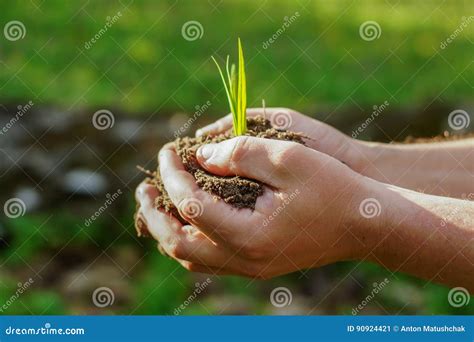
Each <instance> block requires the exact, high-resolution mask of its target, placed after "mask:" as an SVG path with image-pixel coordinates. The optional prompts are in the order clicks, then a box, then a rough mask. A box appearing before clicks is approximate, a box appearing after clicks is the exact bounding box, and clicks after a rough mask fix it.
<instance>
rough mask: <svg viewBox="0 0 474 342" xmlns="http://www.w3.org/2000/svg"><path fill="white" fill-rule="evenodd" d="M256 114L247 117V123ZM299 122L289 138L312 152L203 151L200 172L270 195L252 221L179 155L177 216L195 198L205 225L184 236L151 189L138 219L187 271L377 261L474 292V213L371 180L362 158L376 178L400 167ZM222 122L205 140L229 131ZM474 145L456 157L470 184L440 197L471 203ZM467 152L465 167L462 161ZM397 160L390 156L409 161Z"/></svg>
mask: <svg viewBox="0 0 474 342" xmlns="http://www.w3.org/2000/svg"><path fill="white" fill-rule="evenodd" d="M272 110H282V109H267V111H266V114H267V115H268V114H269V112H270V111H272ZM258 111H259V110H249V112H250V114H251V115H252V114H253V113H258ZM288 111H289V110H288ZM291 113H292V114H291V115H292V116H291V118H292V126H290V127H289V129H291V130H295V131H300V132H303V133H304V134H306V135H307V136H309V137H310V138H311V137H314V140H311V141H310V143H309V144H308V147H309V148H308V147H305V146H302V145H299V144H296V143H292V142H282V141H275V140H268V139H259V138H251V137H238V138H234V139H231V140H228V141H225V142H222V143H219V144H213V145H206V146H204V147H202V148H201V149H199V150H198V153H197V156H198V161H199V162H200V164H201V165H202V166H203V167H204V168H205V169H207V170H208V171H210V172H211V173H214V174H217V175H241V176H244V177H249V178H253V179H257V180H259V181H261V182H262V183H264V184H266V189H265V192H264V195H263V196H261V197H259V198H258V200H257V205H256V209H255V211H251V210H249V209H239V210H237V209H235V208H232V207H230V206H228V205H226V204H225V203H223V202H221V201H215V200H214V199H213V198H212V196H211V195H210V194H208V193H206V192H204V191H203V190H201V189H200V188H199V187H198V186H197V185H196V184H195V182H194V178H193V177H192V176H191V175H190V174H189V173H187V172H186V171H185V170H184V167H183V165H182V164H181V161H180V158H179V157H178V156H177V155H176V152H175V151H174V149H173V146H172V145H166V146H165V147H164V148H163V149H162V150H161V151H160V154H159V163H160V172H161V175H162V178H163V182H164V185H165V188H166V190H167V192H168V194H169V195H170V197H171V199H172V201H173V202H174V203H175V204H176V205H177V206H179V205H180V203H183V201H184V202H186V200H189V199H192V200H193V201H197V202H198V203H200V212H199V215H197V216H196V217H194V216H195V215H193V217H188V218H187V219H188V222H190V225H188V226H183V225H182V224H181V223H180V222H179V221H178V220H177V219H175V218H174V217H172V216H170V215H168V214H165V213H162V212H159V211H157V210H156V209H154V207H153V199H154V198H155V197H156V196H158V193H157V192H156V189H154V188H153V187H151V186H149V185H146V184H141V185H140V186H139V187H138V189H137V193H136V196H137V199H138V201H139V202H140V204H141V209H140V215H141V216H142V218H143V220H144V221H145V222H146V223H147V226H148V228H149V230H150V232H151V234H152V235H153V237H154V238H155V239H157V240H158V241H159V242H160V244H161V245H162V247H163V248H164V249H165V251H166V252H167V253H168V254H169V255H170V256H172V257H173V258H175V259H176V260H177V261H178V262H180V263H181V264H182V265H183V266H184V267H186V268H187V269H189V270H191V271H198V272H208V273H216V274H237V275H243V276H248V277H254V278H270V277H273V276H277V275H281V274H286V273H290V272H293V271H296V270H300V269H306V268H313V267H318V266H322V265H325V264H328V263H333V262H337V261H342V260H369V261H373V262H376V263H379V264H381V265H382V266H385V267H387V268H389V269H391V270H394V271H405V272H408V273H411V274H414V275H416V276H418V277H421V278H424V279H427V280H432V281H437V282H440V283H444V284H447V285H451V286H463V287H465V288H467V289H468V290H469V291H471V292H472V291H474V263H473V260H474V243H473V242H474V202H471V201H467V200H459V199H454V198H449V197H439V196H434V195H427V194H423V193H420V192H415V191H412V190H407V189H403V188H401V187H398V186H395V185H389V184H386V183H382V182H380V181H378V180H377V176H376V174H377V173H375V176H373V177H374V178H375V179H373V178H369V177H368V176H369V172H370V171H369V170H366V169H363V168H361V165H362V164H363V162H361V161H362V160H364V158H369V160H373V161H374V163H375V162H378V163H380V164H374V165H377V167H376V169H377V170H380V169H381V168H382V167H386V168H387V170H388V169H390V168H394V166H393V165H389V164H387V165H386V166H383V165H384V163H387V162H386V161H385V162H384V161H383V160H384V158H381V157H380V155H378V156H377V157H376V158H375V159H370V158H373V157H371V153H372V152H371V151H374V150H375V149H376V146H377V145H374V144H369V143H363V142H357V141H355V140H352V139H350V138H348V137H347V136H345V135H343V134H342V133H340V132H338V131H337V130H335V129H333V128H331V127H329V126H327V125H325V124H322V123H320V122H318V121H315V120H312V119H309V118H306V117H304V116H303V115H301V114H299V113H295V112H292V111H291ZM226 120H228V119H223V121H218V123H217V124H216V125H214V126H213V127H212V126H211V127H208V128H205V129H204V132H206V133H208V132H214V133H217V132H219V131H221V130H222V129H225V128H227V127H228V125H229V124H228V123H227V121H226ZM316 136H317V137H318V139H316ZM449 144H451V143H449ZM470 144H471V145H469V142H468V143H467V147H464V145H462V146H457V144H454V145H453V149H454V151H455V152H453V153H455V154H456V155H457V156H459V157H460V158H459V159H460V160H461V165H462V166H456V167H455V168H456V170H457V173H456V175H458V176H459V177H463V178H462V179H463V180H464V183H463V186H460V185H459V180H456V181H451V182H449V181H446V182H445V183H443V184H444V188H443V190H444V191H448V189H449V191H450V193H451V194H456V195H457V196H460V195H461V194H462V193H463V192H464V193H467V194H468V195H467V196H468V197H469V193H471V196H473V195H472V193H473V192H474V189H473V184H472V183H473V182H472V172H469V167H470V168H471V171H472V168H473V165H472V164H473V162H472V161H471V165H464V164H462V160H467V161H469V160H470V159H469V158H472V156H469V154H470V153H471V152H472V142H471V143H470ZM455 145H456V146H455ZM378 146H379V148H383V147H382V146H381V145H378ZM469 146H470V148H469ZM407 148H408V147H407ZM464 148H465V151H466V153H465V156H464V158H462V152H459V150H460V149H461V150H463V149H464ZM390 149H391V147H388V150H389V152H388V153H400V155H401V156H403V153H402V152H398V151H391V150H390ZM408 149H409V148H408ZM428 149H431V148H429V147H428ZM447 149H449V148H447ZM442 150H444V147H443V148H442ZM356 151H359V153H358V154H357V153H356ZM450 152H451V151H450ZM408 153H409V154H410V153H411V154H414V153H415V152H414V150H412V151H408ZM429 153H432V152H431V151H429V152H427V153H425V155H426V154H429ZM433 153H434V152H433ZM458 153H460V154H458ZM354 154H356V155H355V156H354ZM433 156H434V155H433ZM401 158H402V157H401ZM411 158H413V157H412V155H410V157H406V159H405V161H403V158H402V160H401V161H400V159H396V161H392V164H393V163H395V164H397V163H399V162H400V163H404V162H405V163H410V160H411V163H412V164H409V165H413V159H411ZM433 158H434V157H433ZM340 160H342V161H344V162H345V163H346V164H347V165H345V164H343V163H341V162H340ZM418 160H420V158H418ZM437 160H438V163H439V160H440V159H439V158H437ZM428 161H429V158H427V159H426V162H428ZM466 163H467V162H466ZM440 164H441V163H440ZM416 165H418V164H417V163H415V166H416ZM443 165H444V164H443ZM440 167H442V168H443V167H446V166H440ZM459 167H460V168H463V169H464V170H465V171H464V173H463V172H461V171H460V170H459V169H458V168H459ZM415 169H416V167H415ZM390 171H392V170H391V169H390ZM425 171H426V170H425ZM446 172H449V171H446ZM382 174H383V173H382ZM399 174H400V173H399ZM399 174H398V175H397V174H396V173H395V172H393V173H391V174H388V175H385V174H383V177H384V178H387V179H389V176H390V177H396V176H399ZM435 174H436V172H434V175H433V178H436V176H435ZM420 175H421V171H420V173H419V174H418V173H416V172H415V173H414V177H415V179H401V180H400V182H406V184H412V186H410V187H412V188H417V187H420V186H423V185H424V186H430V184H431V186H432V185H433V183H430V184H428V183H429V182H427V181H426V178H427V177H426V173H425V175H424V176H425V177H421V176H420ZM445 175H446V173H445V174H444V176H445ZM440 177H441V176H440ZM447 178H449V177H447ZM385 180H386V179H385ZM439 181H444V179H442V178H441V179H439ZM431 182H433V180H431ZM393 183H395V184H397V185H400V183H397V181H395V182H393ZM461 191H462V192H461ZM473 197H474V196H473ZM371 209H373V210H371ZM183 212H186V210H184V211H183Z"/></svg>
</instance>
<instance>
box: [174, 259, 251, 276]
mask: <svg viewBox="0 0 474 342" xmlns="http://www.w3.org/2000/svg"><path fill="white" fill-rule="evenodd" d="M178 262H179V263H180V264H181V266H183V267H184V268H185V269H187V270H188V271H191V272H197V273H205V274H213V275H239V276H246V274H245V273H244V272H240V271H232V270H229V269H227V268H218V267H211V266H208V265H202V264H198V263H194V262H189V261H184V260H178Z"/></svg>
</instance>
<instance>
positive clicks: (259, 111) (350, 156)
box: [196, 108, 365, 171]
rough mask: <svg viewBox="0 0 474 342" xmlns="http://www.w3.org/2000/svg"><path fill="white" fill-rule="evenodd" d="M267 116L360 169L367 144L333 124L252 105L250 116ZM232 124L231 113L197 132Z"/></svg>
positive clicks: (210, 131) (213, 131)
mask: <svg viewBox="0 0 474 342" xmlns="http://www.w3.org/2000/svg"><path fill="white" fill-rule="evenodd" d="M257 115H260V116H265V117H266V118H267V119H268V120H269V121H270V122H271V124H272V126H273V127H276V128H281V129H286V130H290V131H293V132H299V133H303V135H305V136H306V137H308V138H309V139H307V141H306V146H308V147H310V148H312V149H315V150H317V151H320V152H323V153H325V154H328V155H330V156H332V157H334V158H336V159H338V160H340V161H342V162H344V163H345V164H347V165H349V167H351V168H352V169H354V170H357V171H358V169H359V164H360V160H359V159H361V153H360V151H361V150H363V148H364V147H365V145H364V143H363V142H361V141H358V140H355V139H352V138H351V137H349V136H347V135H345V134H343V133H341V132H340V131H338V130H337V129H335V128H334V127H332V126H330V125H327V124H325V123H323V122H321V121H318V120H316V119H313V118H310V117H308V116H306V115H303V114H301V113H299V112H297V111H295V110H292V109H289V108H265V109H264V108H249V109H247V116H248V117H254V116H257ZM231 127H232V114H228V115H226V116H225V117H223V118H222V119H219V120H217V121H216V122H214V123H212V124H210V125H208V126H205V127H202V128H200V129H198V130H197V131H196V136H199V135H203V134H210V135H215V134H219V133H221V132H223V131H225V130H228V129H230V128H231Z"/></svg>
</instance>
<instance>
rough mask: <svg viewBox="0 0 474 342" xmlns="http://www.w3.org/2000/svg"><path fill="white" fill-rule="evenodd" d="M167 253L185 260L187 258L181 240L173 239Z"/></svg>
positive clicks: (186, 252)
mask: <svg viewBox="0 0 474 342" xmlns="http://www.w3.org/2000/svg"><path fill="white" fill-rule="evenodd" d="M168 253H169V254H170V256H171V257H173V258H176V259H181V260H185V259H188V258H189V253H188V251H187V248H186V246H185V244H184V243H183V242H182V241H181V240H176V241H174V243H173V244H172V245H171V246H170V247H169V251H168Z"/></svg>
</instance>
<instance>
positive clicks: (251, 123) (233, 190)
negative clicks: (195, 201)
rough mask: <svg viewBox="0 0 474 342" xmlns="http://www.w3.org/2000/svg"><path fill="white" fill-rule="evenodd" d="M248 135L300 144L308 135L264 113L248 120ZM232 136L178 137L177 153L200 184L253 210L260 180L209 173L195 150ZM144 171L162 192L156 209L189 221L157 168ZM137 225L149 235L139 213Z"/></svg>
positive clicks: (236, 204) (260, 186) (236, 206)
mask: <svg viewBox="0 0 474 342" xmlns="http://www.w3.org/2000/svg"><path fill="white" fill-rule="evenodd" d="M246 135H249V136H254V137H259V138H266V139H276V140H287V141H294V142H297V143H300V144H304V139H305V137H304V136H303V135H302V134H300V133H295V132H291V131H287V130H283V129H277V128H274V127H272V126H271V124H270V121H268V120H266V119H265V118H264V117H261V116H257V117H254V118H249V119H247V133H246ZM233 137H234V135H233V134H232V129H229V130H228V131H226V132H224V133H222V134H219V135H215V136H209V135H204V136H201V137H197V138H192V137H183V138H178V139H176V140H175V142H174V144H175V148H176V152H177V153H178V155H179V156H180V157H181V161H182V162H183V165H184V167H185V169H186V170H187V171H188V172H189V173H190V174H192V175H193V176H194V178H195V179H196V184H197V185H198V186H199V187H201V188H202V189H203V190H204V191H207V192H208V193H210V194H212V195H214V196H215V197H216V198H218V199H221V200H223V201H224V202H226V203H228V204H230V205H232V206H234V207H235V208H250V209H252V210H253V209H255V203H256V202H257V198H258V197H259V196H261V195H262V194H263V191H264V188H263V185H262V184H261V183H260V182H258V181H255V180H252V179H247V178H243V177H240V176H233V177H221V176H216V175H213V174H210V173H208V172H207V171H205V170H204V169H202V168H201V166H200V165H199V163H198V162H197V159H196V151H197V150H198V148H199V147H200V146H202V145H204V144H208V143H218V142H222V141H224V140H227V139H231V138H233ZM143 171H144V172H146V173H147V174H148V178H146V182H148V183H149V184H152V185H154V186H155V187H156V188H157V189H158V192H159V193H160V194H161V196H158V197H157V198H156V199H155V206H156V208H157V209H159V210H164V211H165V212H167V213H170V214H172V215H173V216H174V217H176V218H178V219H179V220H180V221H181V222H182V223H184V224H185V223H187V222H186V220H185V219H184V218H183V217H182V215H181V213H180V210H178V208H177V207H176V206H175V205H174V203H173V202H172V201H171V199H170V198H169V196H168V193H167V192H166V190H165V187H164V185H163V182H162V181H161V177H160V174H159V171H158V168H157V171H154V172H150V171H146V170H143ZM179 209H183V208H179ZM135 227H136V229H137V234H138V236H146V235H148V231H147V229H146V225H145V224H144V222H142V221H141V219H140V218H139V217H137V215H136V218H135Z"/></svg>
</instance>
